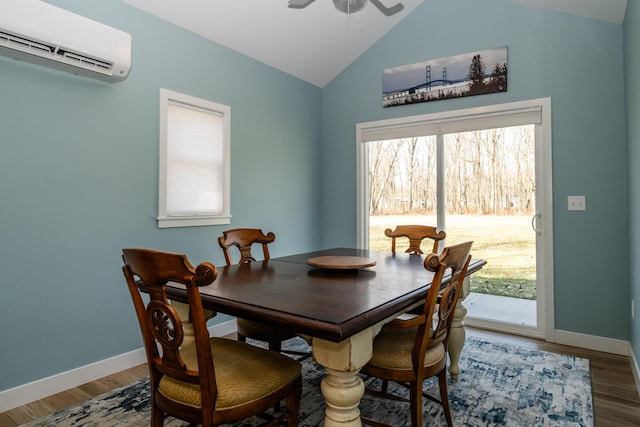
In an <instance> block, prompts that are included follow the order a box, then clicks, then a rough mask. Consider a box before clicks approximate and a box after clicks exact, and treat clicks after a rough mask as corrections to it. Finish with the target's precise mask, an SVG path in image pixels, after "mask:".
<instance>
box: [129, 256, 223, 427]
mask: <svg viewBox="0 0 640 427" xmlns="http://www.w3.org/2000/svg"><path fill="white" fill-rule="evenodd" d="M122 259H123V261H124V264H125V265H124V266H123V268H122V269H123V272H124V275H125V278H126V281H127V285H128V288H129V292H130V294H131V298H132V299H133V305H134V307H135V311H136V314H137V317H138V322H139V324H140V330H141V331H142V337H143V340H144V347H145V351H146V354H147V363H148V366H149V374H150V380H151V399H152V402H153V401H154V400H155V399H157V395H156V391H157V389H158V386H159V383H160V380H161V379H162V377H163V376H169V377H171V378H174V379H176V380H178V381H183V382H187V383H191V384H196V385H198V386H199V387H200V392H201V396H202V403H201V406H202V408H213V407H214V402H215V400H216V396H217V391H218V390H217V386H216V378H215V375H214V366H213V358H212V356H211V347H210V345H209V332H208V330H207V326H206V321H205V316H204V311H203V307H202V300H201V299H200V292H199V290H198V287H199V286H205V285H208V284H210V283H212V282H213V281H214V280H215V278H216V276H217V270H216V268H215V267H214V266H213V265H212V264H211V263H209V262H204V263H202V264H200V265H198V266H197V267H196V268H194V267H193V266H192V265H191V264H190V263H189V260H188V259H187V257H186V256H185V255H180V254H174V253H168V252H159V251H154V250H149V249H123V250H122ZM169 282H175V283H180V284H183V285H185V286H186V289H187V295H188V299H189V319H181V318H180V316H179V314H178V312H177V311H176V310H175V309H174V308H173V307H172V306H171V304H170V303H169V300H168V296H167V286H166V285H167V283H169ZM141 289H144V292H145V293H147V294H148V295H149V302H148V303H147V304H146V305H145V302H144V300H143V298H142V295H141ZM183 321H185V322H191V323H192V325H193V330H194V338H195V346H196V349H197V355H198V370H195V371H194V370H189V369H187V366H186V363H185V361H184V360H183V358H182V355H181V354H180V348H181V345H182V343H183V340H184V334H183V327H182V324H183ZM152 407H155V405H154V404H152ZM183 411H184V409H183V408H179V407H176V408H175V412H174V414H175V415H178V416H179V415H180V414H181V413H182V412H183ZM156 416H158V415H157V414H155V415H154V417H156Z"/></svg>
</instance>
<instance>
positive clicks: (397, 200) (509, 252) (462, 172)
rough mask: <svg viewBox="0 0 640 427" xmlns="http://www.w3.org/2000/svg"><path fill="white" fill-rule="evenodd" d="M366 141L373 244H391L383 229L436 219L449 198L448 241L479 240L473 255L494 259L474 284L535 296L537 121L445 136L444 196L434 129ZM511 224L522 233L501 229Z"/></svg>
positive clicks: (482, 288) (489, 289)
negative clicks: (439, 185)
mask: <svg viewBox="0 0 640 427" xmlns="http://www.w3.org/2000/svg"><path fill="white" fill-rule="evenodd" d="M368 144H369V186H370V187H369V194H370V206H369V213H370V227H371V229H370V232H369V236H370V247H371V249H388V248H389V241H388V239H387V238H385V237H384V229H385V228H393V227H394V226H395V225H397V224H401V223H416V221H420V223H424V224H426V225H436V224H437V223H438V222H437V219H438V218H437V206H438V203H443V202H444V203H445V206H444V207H445V209H444V210H445V212H446V218H445V221H444V222H445V231H446V232H447V245H451V244H455V243H459V242H462V241H464V240H474V254H475V255H476V256H479V257H481V258H483V259H487V260H490V262H489V263H488V264H487V266H486V267H485V268H484V269H483V270H481V271H480V272H478V274H477V275H476V276H474V280H473V281H472V291H473V292H480V293H489V294H493V295H505V296H513V297H518V298H527V299H535V298H536V291H535V286H536V284H535V257H534V256H532V255H531V254H529V252H528V251H529V249H530V248H531V247H535V235H534V234H533V233H532V232H531V226H530V223H531V217H532V215H533V214H534V213H535V203H534V201H535V156H534V155H533V153H534V150H535V131H534V126H533V125H527V126H517V127H509V128H497V129H486V130H478V131H473V132H461V133H455V134H447V135H443V146H444V177H445V184H444V193H445V199H446V201H438V200H437V194H438V193H437V182H436V180H437V162H436V158H437V157H436V153H437V152H436V137H435V136H426V137H414V138H403V139H395V140H388V141H376V142H370V143H368ZM404 221H408V222H404ZM514 227H516V230H518V231H517V232H516V233H515V234H516V235H517V236H518V237H517V238H513V237H508V238H507V237H505V236H501V230H502V229H505V228H510V229H511V234H510V236H512V234H513V233H512V232H513V228H514ZM519 230H521V232H520V231H519ZM398 250H400V248H398ZM519 254H520V255H519Z"/></svg>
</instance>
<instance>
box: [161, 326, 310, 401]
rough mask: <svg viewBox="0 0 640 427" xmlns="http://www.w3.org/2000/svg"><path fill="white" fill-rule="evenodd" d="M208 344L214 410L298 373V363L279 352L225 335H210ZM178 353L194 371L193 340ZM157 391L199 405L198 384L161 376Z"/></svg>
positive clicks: (253, 396)
mask: <svg viewBox="0 0 640 427" xmlns="http://www.w3.org/2000/svg"><path fill="white" fill-rule="evenodd" d="M209 343H210V345H211V353H212V355H213V363H214V372H215V376H216V383H217V386H218V398H217V400H216V405H215V406H216V410H226V409H230V408H234V407H237V406H241V405H244V404H247V403H250V402H253V401H257V400H259V399H261V398H263V397H265V396H267V395H269V394H271V393H272V392H273V391H275V390H277V389H279V388H282V387H284V386H285V385H287V384H289V383H290V382H291V381H293V380H294V379H295V378H296V377H298V376H299V375H301V365H300V363H299V362H297V361H295V360H293V359H291V358H289V357H287V356H283V355H281V354H279V353H275V352H272V351H268V350H264V349H262V348H258V347H255V346H252V345H249V344H245V343H241V342H237V341H233V340H230V339H226V338H211V339H210V340H209ZM180 353H181V355H182V358H183V359H184V362H185V364H186V365H187V368H188V369H192V370H198V360H197V356H196V349H195V343H194V344H189V345H187V346H185V347H184V348H182V349H181V350H180ZM158 391H159V392H160V393H161V394H162V395H163V396H164V397H166V398H167V399H170V400H173V401H175V402H178V403H181V404H184V405H188V406H192V407H194V408H200V407H201V399H200V386H199V385H196V384H190V383H186V382H183V381H179V380H175V379H173V378H170V377H168V376H164V377H162V379H161V380H160V383H159V385H158Z"/></svg>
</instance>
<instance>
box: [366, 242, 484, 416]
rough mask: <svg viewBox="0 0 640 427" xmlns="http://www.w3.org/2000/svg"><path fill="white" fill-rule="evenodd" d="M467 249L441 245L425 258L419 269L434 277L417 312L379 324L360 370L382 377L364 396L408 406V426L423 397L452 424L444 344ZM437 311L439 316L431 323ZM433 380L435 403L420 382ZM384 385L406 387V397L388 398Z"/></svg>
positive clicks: (468, 244) (418, 412)
mask: <svg viewBox="0 0 640 427" xmlns="http://www.w3.org/2000/svg"><path fill="white" fill-rule="evenodd" d="M471 245H472V242H465V243H461V244H458V245H453V246H449V247H446V248H445V249H444V250H443V251H442V253H441V254H440V255H439V256H438V255H437V254H435V253H431V254H429V255H427V257H426V258H425V260H424V267H425V268H426V269H427V270H429V271H432V272H434V273H435V275H434V277H433V280H432V282H431V288H430V289H429V292H428V294H427V297H426V301H425V304H424V305H423V306H422V311H421V312H419V313H418V314H416V315H412V316H409V317H398V318H396V319H394V320H392V321H391V322H389V323H387V324H386V325H384V327H383V328H382V331H381V332H380V333H379V334H378V336H377V337H376V339H375V341H374V347H373V357H372V359H371V360H370V361H369V362H368V363H367V364H366V365H365V366H364V367H363V368H362V369H361V372H362V373H363V374H364V375H365V376H366V377H367V380H368V379H369V378H370V377H377V378H380V379H382V389H381V390H374V389H371V388H369V387H367V388H366V390H365V392H366V393H367V394H370V395H373V396H377V397H382V398H386V399H394V400H400V401H405V402H408V403H409V404H410V412H411V425H412V426H413V427H421V426H422V397H423V395H424V396H425V397H427V398H429V399H430V400H434V401H436V402H439V403H441V404H442V406H443V410H444V413H445V418H446V420H447V425H448V426H449V427H452V426H453V421H452V418H451V410H450V408H449V401H448V398H447V393H448V392H447V378H446V366H447V346H448V341H449V332H450V330H451V325H452V322H453V313H454V311H455V308H456V304H457V302H458V297H459V295H460V294H461V292H462V281H463V280H464V276H465V275H466V274H467V269H468V267H469V263H470V261H471V255H469V252H470V251H471ZM436 310H437V313H438V316H437V320H436V321H435V324H434V320H433V319H434V314H435V312H436ZM409 348H411V353H410V355H411V357H410V360H409V359H408V358H409V353H408V349H409ZM427 354H428V355H427ZM432 376H438V384H439V386H440V399H437V398H436V397H433V396H429V395H427V394H426V393H424V391H423V390H422V384H423V381H424V380H425V379H426V378H430V377H432ZM389 381H394V382H398V383H399V384H401V385H405V386H406V387H408V388H409V389H410V393H409V398H408V399H407V398H404V397H400V396H397V395H393V394H390V393H389V392H388V391H387V383H388V382H389ZM363 424H368V425H374V426H386V424H384V423H381V422H378V421H373V420H364V421H363Z"/></svg>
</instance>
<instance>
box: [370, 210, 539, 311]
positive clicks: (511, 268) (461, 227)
mask: <svg viewBox="0 0 640 427" xmlns="http://www.w3.org/2000/svg"><path fill="white" fill-rule="evenodd" d="M400 224H424V225H435V224H436V218H435V216H416V215H412V216H403V215H382V216H371V217H369V247H370V248H371V249H380V250H389V249H391V239H390V238H388V237H386V236H385V235H384V230H385V229H387V228H391V229H394V228H395V226H396V225H400ZM446 232H447V239H446V244H447V245H454V244H456V243H461V242H465V241H468V240H472V241H473V247H472V249H471V254H472V256H473V257H475V258H482V259H484V260H485V261H487V265H485V266H484V267H483V268H482V270H480V271H478V272H477V273H475V274H474V275H473V280H471V292H477V293H482V294H489V295H500V296H508V297H514V298H521V299H531V300H534V299H536V258H535V243H536V238H535V232H534V231H533V229H532V228H531V217H530V216H524V215H523V216H519V215H514V216H492V215H448V216H447V226H446ZM431 245H432V243H427V242H425V243H424V244H423V250H426V251H428V250H430V249H431ZM408 246H409V242H408V240H407V239H398V240H397V242H396V251H398V252H404V251H405V249H406V248H407V247H408Z"/></svg>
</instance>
